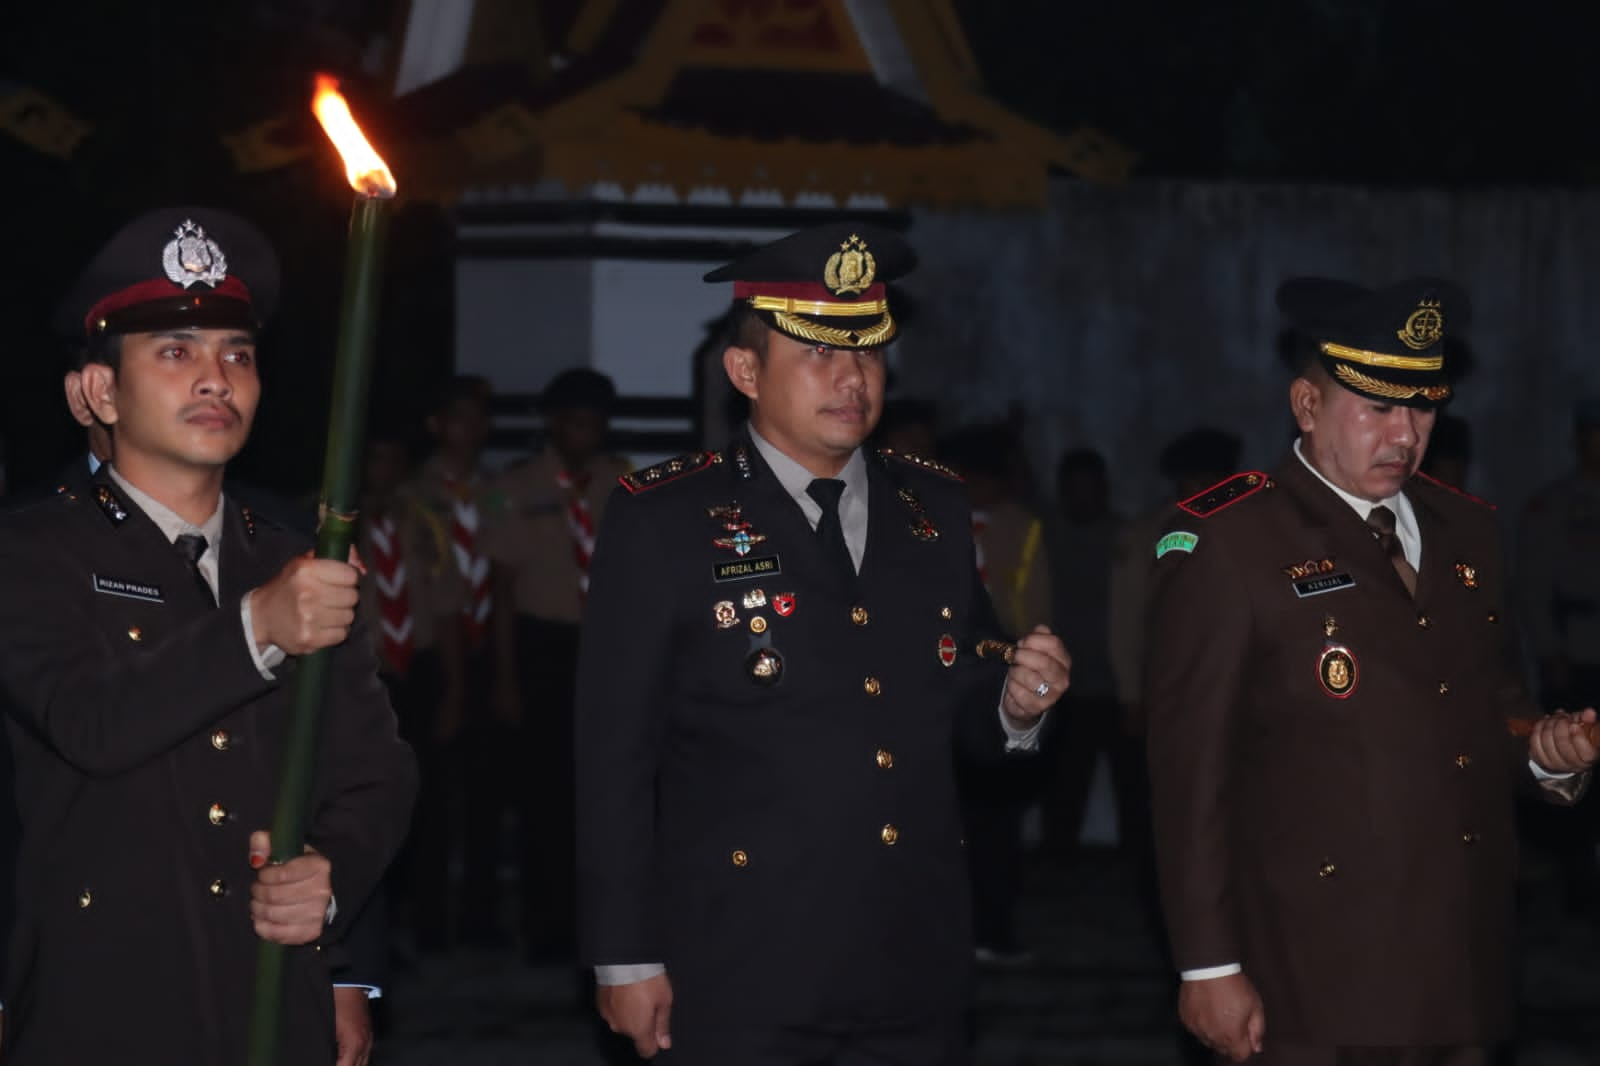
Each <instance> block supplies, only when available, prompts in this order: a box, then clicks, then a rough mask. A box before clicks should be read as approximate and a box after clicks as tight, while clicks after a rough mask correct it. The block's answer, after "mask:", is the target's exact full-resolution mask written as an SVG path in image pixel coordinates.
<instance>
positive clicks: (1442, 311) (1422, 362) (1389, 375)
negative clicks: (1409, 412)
mask: <svg viewBox="0 0 1600 1066" xmlns="http://www.w3.org/2000/svg"><path fill="white" fill-rule="evenodd" d="M1277 301H1278V308H1279V310H1281V311H1282V312H1283V313H1284V315H1285V316H1286V317H1287V318H1288V319H1289V322H1290V324H1291V325H1293V326H1294V328H1295V329H1296V330H1297V331H1298V332H1299V333H1300V334H1301V335H1302V336H1303V337H1304V338H1305V339H1306V340H1307V341H1309V342H1310V343H1311V344H1313V345H1314V346H1315V347H1316V351H1317V355H1318V357H1319V359H1320V361H1321V363H1322V366H1323V367H1324V368H1325V369H1326V370H1327V372H1328V374H1329V375H1330V376H1331V377H1332V378H1333V379H1334V380H1335V381H1337V382H1338V383H1339V384H1340V385H1343V386H1344V387H1345V388H1347V389H1349V390H1350V391H1351V392H1354V393H1357V394H1359V395H1362V396H1366V397H1368V398H1370V399H1373V400H1377V401H1379V402H1382V403H1388V404H1398V405H1402V406H1406V407H1436V406H1438V405H1440V404H1442V403H1444V402H1445V401H1446V400H1448V399H1449V398H1450V395H1451V370H1452V368H1451V366H1450V365H1449V362H1450V360H1449V359H1448V357H1447V352H1446V345H1445V336H1446V330H1447V329H1448V330H1450V331H1456V330H1459V329H1460V328H1461V327H1462V326H1463V325H1465V324H1466V322H1467V319H1468V316H1469V314H1470V308H1469V306H1468V301H1467V297H1466V293H1465V292H1463V291H1462V290H1461V288H1460V287H1459V286H1457V285H1455V284H1453V283H1451V282H1449V281H1445V280H1443V279H1441V278H1426V277H1424V278H1410V279H1407V280H1406V281H1401V282H1396V283H1395V284H1393V285H1387V286H1384V287H1383V288H1378V289H1369V288H1367V287H1365V286H1362V285H1357V284H1354V283H1352V282H1348V281H1338V280H1335V279H1333V278H1310V277H1308V278H1293V279H1290V280H1289V281H1286V282H1284V283H1283V284H1282V285H1280V286H1279V287H1278V295H1277Z"/></svg>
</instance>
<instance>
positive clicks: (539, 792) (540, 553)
mask: <svg viewBox="0 0 1600 1066" xmlns="http://www.w3.org/2000/svg"><path fill="white" fill-rule="evenodd" d="M615 399H616V389H615V387H614V386H613V385H612V383H611V379H610V378H608V377H606V376H605V375H604V374H601V373H599V372H598V371H595V370H590V369H588V368H586V367H577V368H573V369H570V370H565V371H563V372H561V373H560V374H558V375H556V377H555V378H554V379H553V380H552V381H551V382H550V384H549V385H548V386H547V387H546V388H545V390H544V392H543V393H542V394H541V396H540V398H539V408H540V412H541V413H542V414H543V415H544V418H545V426H546V429H547V432H548V442H547V444H546V446H545V448H544V449H543V450H541V451H540V452H539V453H538V454H537V455H534V456H533V457H531V458H530V459H528V460H527V461H526V462H523V463H519V464H517V465H515V466H513V467H511V468H510V469H508V470H506V471H505V472H504V473H502V474H501V475H500V476H499V477H498V478H497V479H496V480H495V491H496V492H497V494H498V495H499V497H500V500H501V505H502V507H503V511H504V520H503V521H502V522H500V523H499V524H498V525H497V526H496V529H495V532H494V535H493V537H492V539H491V541H490V543H489V545H488V551H489V553H490V555H491V556H492V557H493V559H494V563H495V568H496V582H497V588H496V591H497V595H498V596H499V597H500V605H501V609H500V610H498V611H497V612H496V634H495V639H496V653H497V670H498V671H499V676H500V678H501V682H502V684H504V685H505V686H506V687H507V688H508V689H509V691H510V692H512V693H513V694H514V695H513V697H512V705H513V706H514V707H515V708H516V711H517V713H519V714H520V717H521V722H520V727H519V730H518V733H519V742H520V743H519V750H520V752H521V758H522V771H521V772H520V773H519V775H518V781H519V782H520V784H519V786H518V787H519V788H521V789H523V790H524V791H522V792H521V793H520V794H519V796H518V806H519V809H520V810H521V812H522V817H523V826H522V842H523V852H524V862H523V867H522V869H523V872H524V876H525V878H526V880H525V882H524V884H523V900H522V902H523V907H524V914H523V925H524V928H523V933H524V938H525V939H524V945H523V946H524V951H525V953H526V954H527V956H528V957H529V959H530V960H532V961H571V960H572V958H573V951H574V944H573V936H572V930H573V926H574V923H575V921H576V917H575V915H574V908H575V904H574V900H573V876H574V875H573V862H574V860H573V847H574V845H573V823H574V819H575V817H576V815H575V813H574V810H573V789H574V788H575V785H574V783H573V771H572V705H573V687H574V685H575V683H576V670H577V655H578V624H579V622H580V621H581V619H582V617H583V608H584V602H585V599H586V597H587V594H588V588H589V555H590V553H591V552H593V551H594V541H595V532H596V530H597V529H598V528H599V525H600V519H601V515H602V513H603V512H604V510H605V506H606V500H607V499H608V498H609V497H610V496H611V491H612V489H614V488H615V487H616V484H617V479H618V478H619V477H621V476H622V475H623V474H626V473H627V472H628V464H627V463H626V462H624V461H623V460H622V459H620V458H618V457H617V456H614V455H610V454H607V453H605V452H603V451H601V448H602V447H603V446H604V444H605V438H606V428H607V419H608V418H609V416H610V413H611V407H612V404H613V403H614V401H615Z"/></svg>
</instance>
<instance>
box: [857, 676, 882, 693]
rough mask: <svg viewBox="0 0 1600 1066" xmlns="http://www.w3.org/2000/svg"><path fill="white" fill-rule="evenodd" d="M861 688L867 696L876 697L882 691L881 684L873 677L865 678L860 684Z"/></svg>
mask: <svg viewBox="0 0 1600 1066" xmlns="http://www.w3.org/2000/svg"><path fill="white" fill-rule="evenodd" d="M861 687H862V688H864V689H866V690H867V695H869V696H876V695H877V694H878V693H880V692H882V691H883V684H882V683H881V682H880V681H879V680H878V679H877V678H875V677H869V678H867V679H866V680H865V681H863V682H862V683H861Z"/></svg>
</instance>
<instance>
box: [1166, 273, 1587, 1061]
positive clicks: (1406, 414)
mask: <svg viewBox="0 0 1600 1066" xmlns="http://www.w3.org/2000/svg"><path fill="white" fill-rule="evenodd" d="M1278 304H1279V307H1280V308H1282V309H1283V310H1284V312H1285V313H1286V314H1287V315H1288V316H1289V317H1290V318H1291V320H1292V321H1293V322H1294V324H1295V325H1296V327H1298V329H1299V330H1300V332H1301V333H1302V334H1303V336H1304V343H1305V354H1304V357H1303V359H1302V362H1301V364H1300V368H1299V373H1298V376H1297V377H1296V378H1295V379H1294V381H1293V382H1292V383H1291V385H1290V386H1289V405H1290V410H1291V411H1292V413H1293V415H1294V418H1295V421H1296V424H1297V425H1298V426H1299V429H1300V437H1299V439H1298V440H1297V441H1296V442H1295V444H1294V447H1293V449H1292V451H1291V453H1290V454H1289V455H1287V456H1286V457H1285V458H1284V459H1283V461H1282V462H1281V463H1280V464H1279V465H1278V468H1277V470H1276V471H1275V472H1274V473H1273V474H1271V475H1270V476H1269V475H1267V474H1265V473H1261V472H1247V473H1243V474H1239V475H1237V476H1235V477H1233V478H1231V479H1229V480H1228V481H1225V482H1223V483H1222V484H1221V485H1218V486H1216V487H1214V488H1212V489H1209V490H1207V491H1205V492H1203V493H1201V494H1200V495H1198V496H1195V497H1193V498H1191V499H1189V500H1186V501H1184V503H1182V504H1181V505H1179V507H1177V508H1175V509H1174V510H1173V512H1172V514H1171V523H1170V525H1169V526H1168V527H1167V529H1166V530H1165V531H1164V532H1163V533H1162V534H1161V535H1160V537H1159V538H1158V539H1157V540H1156V541H1155V542H1154V543H1153V544H1151V546H1150V549H1151V553H1152V555H1153V556H1154V559H1155V569H1156V575H1155V583H1156V584H1155V598H1154V602H1153V605H1152V610H1151V615H1150V632H1149V640H1148V641H1147V643H1146V647H1147V648H1148V649H1149V651H1150V654H1148V655H1147V656H1146V669H1145V678H1146V684H1145V689H1144V693H1145V702H1146V705H1147V707H1148V708H1149V747H1150V772H1151V782H1152V786H1153V788H1152V801H1153V807H1154V812H1155V834H1156V852H1157V860H1158V863H1159V866H1160V873H1161V881H1162V895H1163V901H1164V905H1165V909H1166V917H1167V925H1168V928H1169V930H1170V934H1171V943H1172V952H1173V955H1174V961H1175V963H1176V967H1177V969H1178V970H1179V971H1180V972H1181V974H1182V977H1183V986H1182V991H1181V993H1180V996H1179V1010H1180V1014H1181V1016H1182V1018H1183V1020H1184V1022H1185V1023H1186V1024H1187V1025H1188V1026H1189V1028H1190V1029H1191V1030H1192V1031H1193V1032H1194V1033H1195V1035H1196V1036H1198V1037H1199V1038H1200V1039H1201V1040H1202V1041H1203V1042H1204V1043H1206V1044H1208V1045H1209V1046H1211V1047H1212V1048H1214V1049H1215V1050H1216V1051H1218V1052H1219V1053H1221V1054H1223V1055H1225V1056H1227V1057H1229V1058H1231V1059H1233V1060H1235V1061H1244V1060H1245V1059H1248V1058H1251V1056H1252V1055H1254V1056H1255V1059H1254V1061H1257V1062H1260V1063H1262V1064H1266V1066H1344V1064H1352V1063H1360V1064H1362V1066H1368V1064H1370V1066H1481V1064H1485V1063H1487V1062H1489V1061H1490V1056H1491V1054H1492V1048H1493V1045H1495V1044H1496V1043H1497V1042H1499V1041H1501V1040H1503V1039H1505V1038H1506V1037H1507V1036H1508V1035H1509V1033H1510V1029H1511V1022H1512V1017H1511V1007H1512V1002H1513V999H1512V987H1513V979H1514V977H1515V967H1514V965H1513V956H1512V939H1513V938H1512V926H1513V921H1514V919H1515V911H1516V903H1515V887H1516V853H1517V844H1516V835H1515V834H1516V824H1515V820H1514V818H1513V813H1514V797H1515V795H1516V792H1517V790H1518V787H1519V785H1522V784H1526V786H1527V787H1528V788H1530V789H1531V788H1533V787H1534V786H1535V783H1536V782H1537V786H1538V787H1539V788H1541V789H1543V790H1544V792H1545V793H1546V794H1547V795H1548V796H1549V797H1550V798H1551V799H1552V800H1555V801H1557V802H1570V801H1571V799H1572V797H1573V796H1574V795H1575V794H1577V793H1578V792H1579V791H1581V789H1582V788H1583V786H1584V785H1585V784H1586V782H1587V773H1586V772H1585V771H1587V770H1588V768H1589V767H1590V766H1592V765H1593V763H1594V761H1595V757H1596V749H1595V746H1594V745H1593V744H1592V743H1590V742H1589V740H1588V739H1587V729H1586V723H1588V722H1592V721H1593V720H1594V712H1593V711H1592V710H1588V711H1585V712H1584V713H1583V714H1582V715H1581V716H1571V715H1553V716H1550V717H1540V716H1539V714H1538V711H1537V709H1536V708H1535V707H1534V705H1533V704H1532V702H1531V701H1530V700H1529V699H1528V698H1527V696H1526V695H1525V693H1524V692H1523V690H1522V687H1521V684H1520V681H1519V679H1518V677H1517V675H1516V671H1515V665H1514V663H1515V654H1514V648H1513V646H1512V641H1511V639H1510V627H1509V626H1508V625H1507V624H1506V623H1505V615H1506V612H1507V611H1508V610H1509V608H1510V607H1511V589H1510V588H1509V587H1508V585H1507V583H1506V581H1505V578H1504V574H1503V572H1502V570H1503V568H1502V565H1501V549H1500V534H1499V529H1498V527H1497V524H1496V522H1495V519H1494V515H1493V512H1492V510H1491V509H1490V508H1489V507H1487V506H1486V505H1484V504H1483V503H1482V502H1481V501H1479V500H1476V499H1473V498H1471V497H1468V496H1466V495H1464V494H1462V493H1460V492H1458V491H1456V490H1453V489H1450V488H1448V487H1446V486H1443V485H1440V484H1439V483H1437V482H1433V481H1430V480H1428V479H1426V478H1422V477H1418V476H1417V468H1418V467H1419V465H1420V464H1421V462H1422V457H1423V454H1424V453H1425V452H1426V450H1427V447H1428V438H1429V433H1430V432H1431V430H1432V428H1433V423H1434V417H1435V413H1436V409H1437V407H1438V406H1439V405H1440V404H1441V403H1443V402H1444V400H1445V399H1447V398H1448V397H1449V395H1450V392H1451V384H1450V380H1449V378H1448V376H1447V375H1446V365H1445V359H1446V357H1445V353H1444V345H1443V339H1444V331H1445V329H1446V328H1454V327H1455V326H1457V325H1459V324H1460V323H1461V322H1462V321H1463V320H1464V319H1465V317H1466V307H1465V296H1464V294H1462V293H1461V292H1460V290H1458V289H1457V288H1456V287H1455V286H1453V285H1450V284H1449V283H1447V282H1442V281H1436V280H1433V279H1426V278H1422V279H1416V280H1413V281H1408V282H1402V283H1400V284H1397V285H1393V286H1390V287H1388V288H1384V289H1379V290H1375V291H1374V290H1369V289H1366V288H1363V287H1361V286H1358V285H1352V284H1348V283H1344V282H1337V281H1331V280H1328V279H1323V278H1304V279H1298V280H1295V281H1291V282H1288V283H1286V284H1285V285H1284V286H1283V287H1282V288H1280V289H1279V293H1278ZM1518 734H1520V738H1519V735H1518ZM1530 736H1531V739H1530Z"/></svg>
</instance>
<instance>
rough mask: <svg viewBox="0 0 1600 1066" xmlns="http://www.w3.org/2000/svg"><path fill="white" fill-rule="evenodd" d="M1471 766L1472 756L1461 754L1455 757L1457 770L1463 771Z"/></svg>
mask: <svg viewBox="0 0 1600 1066" xmlns="http://www.w3.org/2000/svg"><path fill="white" fill-rule="evenodd" d="M1471 765H1472V756H1470V755H1468V754H1467V753H1466V752H1462V753H1461V754H1460V755H1457V756H1456V768H1457V769H1460V770H1465V769H1466V768H1467V767H1469V766H1471Z"/></svg>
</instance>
